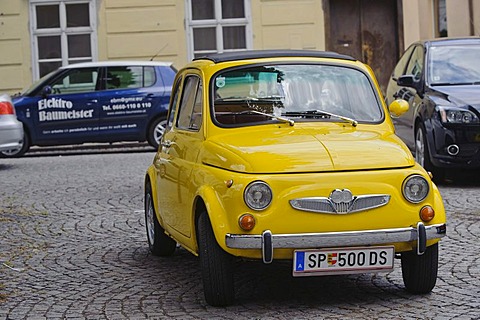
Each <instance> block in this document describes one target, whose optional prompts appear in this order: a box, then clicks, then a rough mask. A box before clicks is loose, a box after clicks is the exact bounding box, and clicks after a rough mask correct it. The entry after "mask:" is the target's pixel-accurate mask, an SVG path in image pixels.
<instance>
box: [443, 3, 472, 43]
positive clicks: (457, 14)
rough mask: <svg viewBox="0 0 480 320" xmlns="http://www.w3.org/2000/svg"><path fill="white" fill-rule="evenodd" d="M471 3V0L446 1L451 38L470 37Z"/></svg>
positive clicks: (448, 28)
mask: <svg viewBox="0 0 480 320" xmlns="http://www.w3.org/2000/svg"><path fill="white" fill-rule="evenodd" d="M469 1H470V0H446V2H445V4H446V6H447V30H448V36H449V37H461V36H469V35H470V14H469V8H468V3H469ZM477 1H478V0H477Z"/></svg>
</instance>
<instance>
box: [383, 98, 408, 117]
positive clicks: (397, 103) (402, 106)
mask: <svg viewBox="0 0 480 320" xmlns="http://www.w3.org/2000/svg"><path fill="white" fill-rule="evenodd" d="M409 108H410V106H409V105H408V102H407V101H405V100H403V99H397V100H394V101H392V103H390V105H389V106H388V111H390V114H392V115H393V116H395V117H400V116H401V115H402V114H404V113H405V112H407V111H408V109H409Z"/></svg>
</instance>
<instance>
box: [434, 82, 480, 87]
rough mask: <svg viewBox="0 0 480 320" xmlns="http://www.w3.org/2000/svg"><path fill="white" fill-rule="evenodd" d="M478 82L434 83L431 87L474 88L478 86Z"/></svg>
mask: <svg viewBox="0 0 480 320" xmlns="http://www.w3.org/2000/svg"><path fill="white" fill-rule="evenodd" d="M479 84H480V81H472V82H434V83H432V86H469V85H471V86H475V85H479Z"/></svg>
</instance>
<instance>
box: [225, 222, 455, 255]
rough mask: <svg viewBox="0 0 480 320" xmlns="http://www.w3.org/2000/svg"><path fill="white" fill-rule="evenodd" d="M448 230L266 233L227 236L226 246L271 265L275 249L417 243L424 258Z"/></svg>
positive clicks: (420, 226)
mask: <svg viewBox="0 0 480 320" xmlns="http://www.w3.org/2000/svg"><path fill="white" fill-rule="evenodd" d="M446 229H447V225H446V224H435V225H429V226H425V225H424V224H423V223H421V222H419V223H418V224H417V226H416V227H407V228H395V229H380V230H362V231H346V232H325V233H303V234H272V232H271V231H270V230H265V231H264V232H263V233H262V234H261V235H260V234H256V235H244V234H227V235H226V236H225V242H226V245H227V247H229V248H234V249H261V250H262V257H263V261H264V262H265V263H270V262H271V261H272V260H273V249H280V248H284V249H285V248H290V249H309V248H328V247H353V246H365V245H380V244H390V243H396V242H411V241H417V253H418V254H422V253H423V252H424V251H425V248H426V242H427V240H432V239H440V238H442V237H444V236H445V234H446Z"/></svg>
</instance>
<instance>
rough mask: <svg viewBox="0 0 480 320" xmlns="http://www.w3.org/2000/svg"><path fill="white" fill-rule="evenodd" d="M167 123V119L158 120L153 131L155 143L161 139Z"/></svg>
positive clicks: (158, 142)
mask: <svg viewBox="0 0 480 320" xmlns="http://www.w3.org/2000/svg"><path fill="white" fill-rule="evenodd" d="M166 125H167V120H163V121H160V122H159V123H158V124H157V126H156V127H155V130H154V131H153V139H155V142H156V143H157V144H160V140H161V139H162V136H163V134H164V133H165V127H166Z"/></svg>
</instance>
